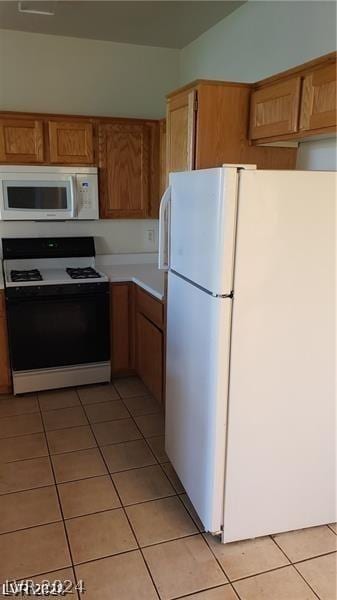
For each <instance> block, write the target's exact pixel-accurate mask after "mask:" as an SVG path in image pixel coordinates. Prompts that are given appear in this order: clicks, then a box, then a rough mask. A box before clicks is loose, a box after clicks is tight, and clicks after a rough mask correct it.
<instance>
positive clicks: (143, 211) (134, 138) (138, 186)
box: [99, 122, 151, 219]
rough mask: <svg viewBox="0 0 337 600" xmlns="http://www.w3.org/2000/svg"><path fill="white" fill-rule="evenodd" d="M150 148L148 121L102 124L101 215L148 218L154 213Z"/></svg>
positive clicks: (100, 144)
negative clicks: (151, 196)
mask: <svg viewBox="0 0 337 600" xmlns="http://www.w3.org/2000/svg"><path fill="white" fill-rule="evenodd" d="M150 150H151V148H150V131H149V128H148V127H147V126H146V124H142V123H140V124H139V123H131V122H127V123H104V124H101V125H100V126H99V167H100V203H101V204H100V216H101V217H103V218H105V219H113V218H124V217H128V218H145V217H147V216H148V215H149V214H150V211H151V206H150V205H151V198H150V171H151V165H150V162H151V152H150Z"/></svg>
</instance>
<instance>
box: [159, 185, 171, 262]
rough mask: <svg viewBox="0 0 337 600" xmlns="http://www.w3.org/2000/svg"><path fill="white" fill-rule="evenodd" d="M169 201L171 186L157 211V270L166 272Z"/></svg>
mask: <svg viewBox="0 0 337 600" xmlns="http://www.w3.org/2000/svg"><path fill="white" fill-rule="evenodd" d="M170 200H171V186H169V187H168V188H167V189H166V190H165V192H164V194H163V196H162V199H161V202H160V209H159V255H158V269H160V270H161V271H168V269H169V266H170V265H169V254H170Z"/></svg>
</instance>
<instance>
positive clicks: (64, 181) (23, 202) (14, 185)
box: [0, 173, 76, 221]
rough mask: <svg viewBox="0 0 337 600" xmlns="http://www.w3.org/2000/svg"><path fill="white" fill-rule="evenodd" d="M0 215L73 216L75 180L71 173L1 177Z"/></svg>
mask: <svg viewBox="0 0 337 600" xmlns="http://www.w3.org/2000/svg"><path fill="white" fill-rule="evenodd" d="M1 183H2V185H1V190H0V195H1V197H0V200H1V202H0V216H1V219H2V220H4V221H12V220H17V221H27V220H28V221H37V220H65V219H72V218H74V216H75V199H76V198H75V196H76V181H75V178H74V177H72V176H71V175H57V176H56V175H47V174H46V175H40V174H39V176H38V178H36V175H34V174H29V173H25V175H24V177H23V176H20V177H19V176H18V177H17V178H16V177H15V173H11V174H10V175H8V176H7V177H5V178H4V179H3V180H2V182H1Z"/></svg>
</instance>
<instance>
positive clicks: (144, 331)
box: [136, 312, 163, 402]
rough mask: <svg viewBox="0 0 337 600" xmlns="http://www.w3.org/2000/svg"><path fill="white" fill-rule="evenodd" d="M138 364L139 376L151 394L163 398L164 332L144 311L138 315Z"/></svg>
mask: <svg viewBox="0 0 337 600" xmlns="http://www.w3.org/2000/svg"><path fill="white" fill-rule="evenodd" d="M136 326H137V334H136V336H137V337H136V356H137V359H136V365H137V372H138V375H139V377H140V378H141V379H142V381H143V382H144V383H145V385H146V387H147V388H148V390H149V391H150V392H151V394H152V395H153V396H154V397H155V398H156V400H158V402H162V399H163V333H162V331H160V329H158V327H156V326H155V325H154V324H153V323H151V321H149V320H148V319H147V318H146V317H144V315H143V314H142V313H139V312H137V315H136Z"/></svg>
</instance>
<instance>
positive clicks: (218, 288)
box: [170, 167, 239, 296]
mask: <svg viewBox="0 0 337 600" xmlns="http://www.w3.org/2000/svg"><path fill="white" fill-rule="evenodd" d="M238 173H239V171H238V169H237V168H235V167H232V168H218V169H204V170H201V171H190V172H185V173H172V174H171V175H170V184H171V189H172V192H171V193H172V195H171V240H170V244H171V250H170V269H171V270H172V271H175V272H176V273H178V274H179V275H182V276H183V277H185V278H186V279H188V280H190V281H192V282H193V283H195V284H197V285H199V286H200V287H201V288H203V289H205V290H208V291H210V292H211V293H212V294H214V295H220V296H221V295H228V294H230V293H231V292H232V290H233V264H234V245H235V229H236V212H237V185H238Z"/></svg>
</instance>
